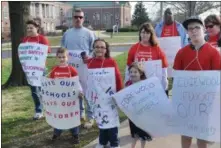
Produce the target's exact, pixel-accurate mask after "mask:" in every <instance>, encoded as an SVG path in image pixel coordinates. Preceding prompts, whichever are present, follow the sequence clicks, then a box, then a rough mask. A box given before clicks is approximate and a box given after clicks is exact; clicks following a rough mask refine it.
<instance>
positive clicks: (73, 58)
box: [68, 50, 89, 92]
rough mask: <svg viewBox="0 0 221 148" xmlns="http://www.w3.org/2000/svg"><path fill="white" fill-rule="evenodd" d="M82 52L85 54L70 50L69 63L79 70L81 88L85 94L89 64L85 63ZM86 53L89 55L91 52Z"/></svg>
mask: <svg viewBox="0 0 221 148" xmlns="http://www.w3.org/2000/svg"><path fill="white" fill-rule="evenodd" d="M81 52H83V50H68V63H69V64H70V65H72V66H73V67H75V68H76V69H77V71H78V74H79V80H80V82H81V86H82V88H83V90H84V92H85V89H86V80H87V64H84V63H83V60H82V58H81ZM85 52H86V54H87V55H88V54H89V51H85Z"/></svg>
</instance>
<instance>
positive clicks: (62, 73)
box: [50, 48, 83, 144]
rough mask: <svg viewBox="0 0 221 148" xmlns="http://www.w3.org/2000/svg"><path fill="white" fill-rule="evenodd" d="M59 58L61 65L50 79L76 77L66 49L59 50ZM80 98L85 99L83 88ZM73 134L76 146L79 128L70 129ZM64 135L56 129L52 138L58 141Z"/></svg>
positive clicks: (54, 68)
mask: <svg viewBox="0 0 221 148" xmlns="http://www.w3.org/2000/svg"><path fill="white" fill-rule="evenodd" d="M56 54H57V58H58V60H59V65H58V66H55V67H53V69H52V71H51V73H50V78H53V79H55V78H68V77H75V76H77V75H78V73H77V71H76V69H75V68H74V67H72V66H69V65H68V64H67V61H68V54H67V50H66V49H65V48H59V49H58V50H57V53H56ZM79 98H80V99H82V98H83V93H82V88H80V93H79ZM70 130H71V132H72V136H73V142H74V144H78V143H79V136H78V135H79V127H75V128H72V129H70ZM61 133H62V130H60V129H54V134H53V137H52V140H56V139H57V138H58V137H60V135H61Z"/></svg>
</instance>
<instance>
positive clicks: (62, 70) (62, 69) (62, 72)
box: [50, 65, 78, 79]
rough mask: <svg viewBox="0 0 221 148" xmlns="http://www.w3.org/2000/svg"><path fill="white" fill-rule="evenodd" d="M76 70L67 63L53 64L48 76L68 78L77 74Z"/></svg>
mask: <svg viewBox="0 0 221 148" xmlns="http://www.w3.org/2000/svg"><path fill="white" fill-rule="evenodd" d="M77 75H78V73H77V70H76V69H75V68H74V67H72V66H70V65H68V66H55V67H53V68H52V71H51V73H50V78H52V79H54V78H70V77H75V76H77Z"/></svg>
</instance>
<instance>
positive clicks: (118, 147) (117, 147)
mask: <svg viewBox="0 0 221 148" xmlns="http://www.w3.org/2000/svg"><path fill="white" fill-rule="evenodd" d="M111 148H120V146H116V147H114V146H112V147H111Z"/></svg>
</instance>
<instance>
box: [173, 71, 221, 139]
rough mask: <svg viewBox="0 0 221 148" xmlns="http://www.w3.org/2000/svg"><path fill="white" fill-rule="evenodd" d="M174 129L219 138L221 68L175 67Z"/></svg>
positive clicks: (203, 137)
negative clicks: (201, 69) (214, 69)
mask: <svg viewBox="0 0 221 148" xmlns="http://www.w3.org/2000/svg"><path fill="white" fill-rule="evenodd" d="M172 94H173V95H172V100H173V102H172V104H173V108H174V110H175V111H176V120H174V123H173V126H172V127H173V129H174V131H175V132H176V133H179V134H181V135H186V136H190V137H196V138H199V139H203V140H208V141H214V142H220V71H174V82H173V89H172Z"/></svg>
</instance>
